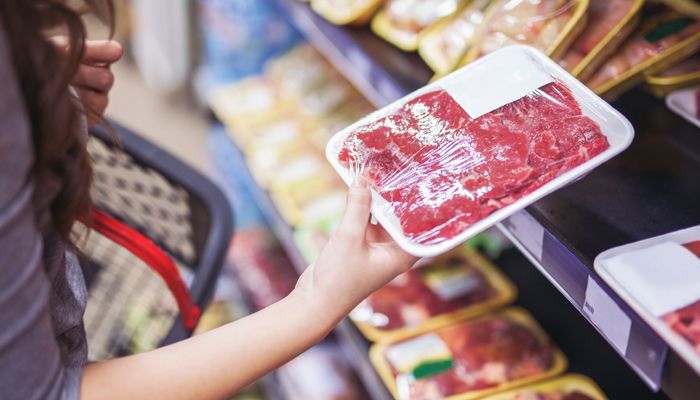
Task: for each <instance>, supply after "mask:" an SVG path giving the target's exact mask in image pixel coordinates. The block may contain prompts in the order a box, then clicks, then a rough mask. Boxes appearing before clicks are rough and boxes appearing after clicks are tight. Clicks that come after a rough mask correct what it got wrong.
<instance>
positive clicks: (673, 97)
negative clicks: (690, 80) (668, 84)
mask: <svg viewBox="0 0 700 400" xmlns="http://www.w3.org/2000/svg"><path fill="white" fill-rule="evenodd" d="M666 106H667V107H668V108H670V109H671V111H673V112H675V113H676V114H678V115H680V116H681V117H683V118H685V119H686V120H687V121H688V122H690V123H692V124H694V125H695V126H697V127H698V128H700V86H695V87H691V88H687V89H681V90H676V91H675V92H672V93H670V94H669V95H668V96H666Z"/></svg>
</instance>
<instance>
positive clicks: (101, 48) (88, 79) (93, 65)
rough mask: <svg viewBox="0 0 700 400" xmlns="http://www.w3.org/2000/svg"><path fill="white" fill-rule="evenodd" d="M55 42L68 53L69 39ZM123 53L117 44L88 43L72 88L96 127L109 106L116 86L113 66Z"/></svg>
mask: <svg viewBox="0 0 700 400" xmlns="http://www.w3.org/2000/svg"><path fill="white" fill-rule="evenodd" d="M51 42H52V43H54V45H56V47H58V48H59V49H60V50H62V51H64V52H65V51H67V49H68V39H67V38H66V37H65V36H54V37H52V38H51ZM122 54H123V50H122V46H121V45H120V44H119V42H116V41H114V40H86V41H85V52H84V54H83V59H82V60H81V63H80V67H79V68H78V72H77V73H76V75H75V78H74V79H73V82H72V85H73V88H74V89H75V91H76V92H77V93H78V97H79V98H80V101H81V102H82V103H83V107H84V108H85V111H86V112H87V115H88V122H89V125H90V126H92V125H93V124H94V123H95V122H97V121H96V119H99V118H101V117H102V115H103V114H104V112H105V109H107V104H109V91H110V89H112V85H114V75H113V74H112V71H111V69H110V68H111V65H112V64H113V63H115V62H117V61H119V59H120V58H121V57H122Z"/></svg>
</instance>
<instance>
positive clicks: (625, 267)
mask: <svg viewBox="0 0 700 400" xmlns="http://www.w3.org/2000/svg"><path fill="white" fill-rule="evenodd" d="M594 265H595V269H596V271H597V272H598V273H599V274H600V276H601V277H602V278H603V279H604V280H605V281H606V282H607V283H608V284H609V285H610V287H611V288H612V289H613V290H615V291H616V292H617V293H618V294H619V295H620V297H621V298H622V299H623V300H625V301H626V302H627V303H628V304H629V305H630V306H631V307H632V309H633V310H634V311H636V312H637V313H638V314H639V315H640V316H641V317H642V319H643V320H644V321H645V322H647V324H648V325H649V326H651V328H652V329H653V330H654V331H656V332H657V333H658V334H659V336H661V337H662V338H663V339H664V340H665V341H666V342H667V343H668V344H669V346H670V347H671V348H673V349H674V351H675V352H676V353H678V354H679V355H680V357H682V358H683V359H685V360H686V362H687V363H688V365H690V366H691V367H692V368H693V369H695V371H696V372H698V373H700V226H695V227H692V228H688V229H683V230H680V231H676V232H673V233H669V234H666V235H661V236H657V237H653V238H650V239H646V240H642V241H639V242H635V243H631V244H627V245H624V246H620V247H616V248H613V249H610V250H607V251H605V252H603V253H602V254H600V255H599V256H598V257H596V259H595V262H594Z"/></svg>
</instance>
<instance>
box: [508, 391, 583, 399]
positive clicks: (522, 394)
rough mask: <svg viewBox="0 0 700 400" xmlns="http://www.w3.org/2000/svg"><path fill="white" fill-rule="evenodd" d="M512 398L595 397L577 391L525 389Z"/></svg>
mask: <svg viewBox="0 0 700 400" xmlns="http://www.w3.org/2000/svg"><path fill="white" fill-rule="evenodd" d="M512 400H593V398H591V397H589V396H587V395H586V394H583V393H581V392H577V391H573V392H568V393H563V392H555V393H540V392H536V393H535V392H532V391H529V390H523V391H522V392H520V393H518V394H516V395H515V396H514V397H513V398H512Z"/></svg>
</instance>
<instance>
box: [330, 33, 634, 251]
mask: <svg viewBox="0 0 700 400" xmlns="http://www.w3.org/2000/svg"><path fill="white" fill-rule="evenodd" d="M632 134H633V133H632V129H631V126H630V125H629V122H627V121H626V120H625V119H624V117H622V116H621V115H620V114H619V113H617V112H616V111H615V110H614V109H612V108H611V107H610V106H609V105H607V104H606V103H605V102H603V101H602V100H600V99H599V98H597V97H596V96H594V95H592V93H591V92H590V91H589V90H587V89H585V88H584V87H583V85H582V84H581V83H580V82H578V81H576V80H575V79H574V78H573V77H571V76H570V75H568V74H566V73H565V72H564V71H563V70H562V69H561V68H560V67H559V66H558V65H556V64H555V63H554V62H553V61H551V60H550V59H548V58H547V57H546V56H544V55H543V54H542V53H539V52H537V51H535V50H534V49H532V48H528V47H524V46H515V47H509V48H507V49H503V50H500V51H499V52H497V53H494V54H492V55H490V56H487V57H484V58H482V59H480V60H479V61H477V62H475V63H473V64H471V65H470V66H468V67H466V68H463V69H461V70H459V71H457V72H455V73H453V74H451V75H449V76H447V77H445V78H443V79H441V80H439V81H436V82H435V83H433V84H430V85H428V86H426V87H425V88H423V89H421V90H419V91H417V92H414V93H412V94H410V95H408V96H406V97H405V98H403V99H400V100H398V101H397V102H395V103H393V104H391V105H389V106H387V107H385V108H384V109H382V110H380V111H378V112H375V113H373V114H370V115H369V116H368V117H366V118H364V119H363V120H360V121H359V122H357V123H355V124H354V125H352V126H350V127H348V128H346V129H345V130H343V131H341V132H339V133H338V134H336V136H334V137H333V138H332V139H331V141H330V142H329V145H328V147H327V152H326V155H327V158H328V159H329V161H330V162H331V164H332V165H333V166H334V167H335V169H336V171H338V173H339V174H340V175H341V177H342V178H343V179H344V180H345V182H346V183H350V182H351V181H352V180H353V179H354V178H355V177H356V176H363V177H365V178H366V179H367V180H368V181H369V183H370V186H371V187H372V188H373V189H374V200H373V213H374V215H375V216H376V217H377V219H378V220H379V221H380V222H381V223H382V225H383V226H384V227H385V228H386V229H387V231H388V232H389V234H391V236H392V237H393V238H394V239H395V240H397V242H398V243H399V245H401V246H402V247H403V248H404V249H405V250H407V251H409V252H411V253H413V254H415V255H419V256H433V255H437V254H440V253H442V252H444V251H447V250H449V249H450V248H453V247H455V246H456V245H457V244H459V243H461V242H463V241H464V240H466V239H468V238H469V237H471V236H474V235H475V234H476V233H479V232H480V231H482V230H484V229H486V228H488V227H489V226H491V225H493V224H494V223H495V222H498V221H499V220H500V219H502V218H505V217H506V216H508V215H510V214H512V212H515V211H516V210H517V209H519V208H522V207H524V206H526V205H527V204H529V203H531V202H532V201H534V200H535V199H537V198H539V197H541V196H543V195H544V194H546V193H548V192H551V191H552V190H554V189H555V188H556V187H558V186H561V185H562V184H564V183H565V182H568V181H571V180H572V179H573V178H575V176H574V175H580V174H582V173H585V172H586V171H587V170H590V168H592V167H593V166H595V165H598V164H600V163H601V162H603V161H604V160H605V159H608V158H610V157H612V155H614V154H616V153H617V152H619V151H622V150H623V149H624V148H625V147H626V146H627V145H628V144H629V142H630V141H631V138H632ZM582 164H586V165H585V166H583V167H582V168H579V167H580V166H581V165H582Z"/></svg>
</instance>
